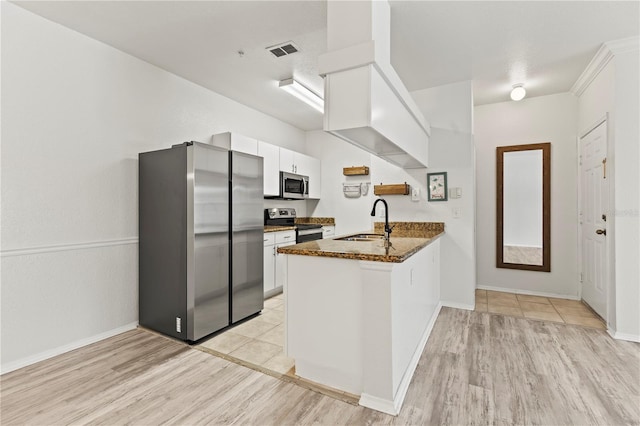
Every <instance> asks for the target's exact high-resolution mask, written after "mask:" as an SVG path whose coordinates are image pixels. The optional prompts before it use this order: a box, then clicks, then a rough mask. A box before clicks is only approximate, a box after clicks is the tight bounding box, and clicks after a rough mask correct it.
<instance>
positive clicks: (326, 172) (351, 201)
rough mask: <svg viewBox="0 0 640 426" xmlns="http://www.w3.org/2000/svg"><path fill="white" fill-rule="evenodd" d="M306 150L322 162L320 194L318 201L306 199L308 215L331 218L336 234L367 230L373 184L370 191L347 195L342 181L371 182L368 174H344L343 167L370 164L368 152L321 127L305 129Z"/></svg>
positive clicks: (368, 165)
mask: <svg viewBox="0 0 640 426" xmlns="http://www.w3.org/2000/svg"><path fill="white" fill-rule="evenodd" d="M307 152H308V153H309V155H311V156H313V157H316V158H319V159H320V161H321V170H320V174H321V176H322V196H321V198H320V200H318V201H307V206H308V213H309V215H310V216H318V217H333V218H335V220H336V235H344V234H349V233H354V232H360V231H366V230H368V229H370V223H371V222H370V216H369V213H370V212H371V204H372V203H373V201H372V200H373V185H370V186H371V187H370V189H369V193H368V194H367V195H366V196H361V197H359V198H346V197H345V196H344V194H343V192H342V184H343V183H351V184H354V183H362V182H369V183H371V182H372V180H371V175H369V176H344V175H343V174H342V168H343V167H352V166H367V167H370V166H371V157H372V156H371V155H370V154H369V153H368V152H366V151H364V150H362V149H360V148H358V147H356V146H353V145H351V144H350V143H348V142H345V141H344V140H342V139H340V138H337V137H335V136H333V135H330V134H329V133H325V132H323V131H321V130H318V131H312V132H307Z"/></svg>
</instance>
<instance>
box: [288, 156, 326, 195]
mask: <svg viewBox="0 0 640 426" xmlns="http://www.w3.org/2000/svg"><path fill="white" fill-rule="evenodd" d="M293 160H294V163H295V166H296V170H298V171H297V173H298V174H300V175H304V176H309V198H313V199H319V198H320V189H321V187H320V181H321V176H320V160H318V159H317V158H314V157H310V156H308V155H305V154H301V153H299V152H296V153H294V157H293Z"/></svg>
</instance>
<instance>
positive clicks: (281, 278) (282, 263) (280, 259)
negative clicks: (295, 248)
mask: <svg viewBox="0 0 640 426" xmlns="http://www.w3.org/2000/svg"><path fill="white" fill-rule="evenodd" d="M294 244H295V241H294V242H291V243H282V244H278V245H276V247H286V246H292V245H294ZM286 256H287V255H286V254H280V253H278V251H277V250H276V274H275V276H276V279H275V281H276V283H275V288H279V287H282V286H284V283H286V282H287V257H286Z"/></svg>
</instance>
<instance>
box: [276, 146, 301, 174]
mask: <svg viewBox="0 0 640 426" xmlns="http://www.w3.org/2000/svg"><path fill="white" fill-rule="evenodd" d="M294 155H295V152H293V151H291V150H289V149H287V148H280V170H281V171H283V172H289V173H298V172H297V171H296V163H295V160H294V158H293V157H294ZM300 174H301V173H300Z"/></svg>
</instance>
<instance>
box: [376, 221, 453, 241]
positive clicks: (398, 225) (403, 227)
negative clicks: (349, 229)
mask: <svg viewBox="0 0 640 426" xmlns="http://www.w3.org/2000/svg"><path fill="white" fill-rule="evenodd" d="M389 226H391V227H393V231H392V232H391V237H413V238H431V237H433V236H435V235H438V234H440V233H442V232H444V222H389ZM373 232H375V233H376V234H382V233H384V222H375V223H374V226H373Z"/></svg>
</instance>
